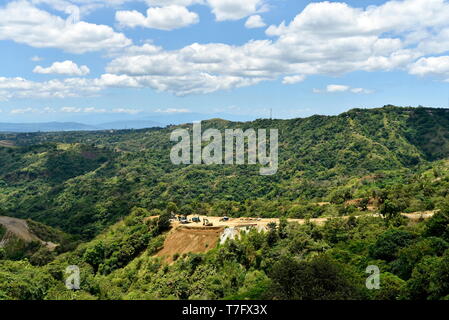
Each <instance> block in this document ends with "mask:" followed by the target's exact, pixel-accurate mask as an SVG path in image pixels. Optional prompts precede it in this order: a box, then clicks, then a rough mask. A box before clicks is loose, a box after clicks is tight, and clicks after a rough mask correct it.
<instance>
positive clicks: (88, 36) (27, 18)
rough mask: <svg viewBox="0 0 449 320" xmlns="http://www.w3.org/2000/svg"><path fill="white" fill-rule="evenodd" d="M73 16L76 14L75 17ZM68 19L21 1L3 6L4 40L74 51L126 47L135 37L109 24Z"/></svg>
mask: <svg viewBox="0 0 449 320" xmlns="http://www.w3.org/2000/svg"><path fill="white" fill-rule="evenodd" d="M71 17H72V18H73V16H71ZM72 18H70V17H69V18H68V19H67V20H64V19H62V18H61V17H59V16H55V15H52V14H50V13H48V12H46V11H44V10H41V9H38V8H36V7H34V6H33V5H31V4H30V3H29V2H28V1H25V0H19V1H13V2H10V3H8V4H7V5H6V6H5V7H0V40H12V41H15V42H18V43H24V44H27V45H29V46H32V47H36V48H58V49H62V50H65V51H67V52H71V53H85V52H90V51H98V50H103V49H117V48H123V47H126V46H128V45H130V44H131V40H129V39H128V38H126V37H125V35H123V34H122V33H117V32H115V31H114V30H113V29H112V28H111V27H109V26H106V25H97V24H93V23H87V22H84V21H79V22H78V21H74V20H73V19H72Z"/></svg>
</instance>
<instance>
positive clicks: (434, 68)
mask: <svg viewBox="0 0 449 320" xmlns="http://www.w3.org/2000/svg"><path fill="white" fill-rule="evenodd" d="M409 73H410V74H413V75H418V76H434V77H439V78H443V79H445V80H447V81H449V56H440V57H429V58H421V59H419V60H418V61H416V62H415V63H413V64H411V65H410V66H409Z"/></svg>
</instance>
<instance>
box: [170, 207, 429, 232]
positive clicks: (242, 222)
mask: <svg viewBox="0 0 449 320" xmlns="http://www.w3.org/2000/svg"><path fill="white" fill-rule="evenodd" d="M435 212H436V211H424V212H414V213H403V214H402V215H403V216H404V217H407V218H409V219H410V220H413V221H416V220H419V219H420V218H423V219H429V218H431V217H432V216H433V215H434V214H435ZM367 216H373V217H378V216H379V215H378V214H374V213H373V214H367ZM193 217H200V219H201V222H191V223H189V224H187V226H190V227H198V228H202V227H203V220H204V219H207V220H209V222H211V223H212V224H213V226H216V227H244V226H256V227H266V226H267V225H268V224H269V223H272V222H274V223H279V218H266V219H260V218H246V217H243V218H229V220H228V221H220V220H221V219H222V217H209V216H198V215H190V216H188V217H187V219H188V220H191V219H192V218H193ZM332 218H335V217H323V218H314V219H309V220H306V219H287V220H288V221H289V222H296V223H299V224H304V223H306V221H310V222H313V223H316V224H319V225H321V224H324V223H325V222H326V221H327V220H329V219H332ZM341 218H344V219H348V218H349V216H344V217H341ZM179 225H181V224H180V223H179V222H178V221H175V222H173V226H174V227H176V226H179Z"/></svg>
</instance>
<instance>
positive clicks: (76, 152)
mask: <svg viewBox="0 0 449 320" xmlns="http://www.w3.org/2000/svg"><path fill="white" fill-rule="evenodd" d="M209 127H213V128H217V129H224V128H242V129H246V128H278V129H279V140H280V141H279V157H280V158H279V170H278V173H277V174H276V175H274V176H260V175H259V173H258V168H256V167H254V166H246V165H242V166H203V165H201V166H198V165H191V166H175V165H173V164H171V162H170V158H169V156H170V148H171V147H172V146H173V145H174V143H172V142H170V139H169V136H170V133H171V132H172V131H173V130H174V129H175V127H168V128H165V129H147V130H130V131H107V132H104V131H103V132H93V133H89V132H75V133H36V134H17V135H2V136H1V137H0V140H4V141H8V142H9V143H12V144H13V146H10V147H0V186H1V188H2V192H1V194H0V205H1V210H2V211H3V212H4V213H5V214H8V215H12V216H16V217H20V218H32V219H34V220H37V221H40V222H43V223H46V224H49V225H51V226H55V227H59V228H61V229H63V230H64V231H66V232H69V233H72V234H76V235H80V236H82V237H83V238H91V237H93V236H94V235H96V234H98V233H99V232H100V231H101V230H103V229H104V227H105V226H107V225H110V224H112V223H114V222H116V221H117V220H118V219H119V218H121V217H123V216H124V215H126V213H127V212H129V211H130V209H131V208H133V207H135V206H138V207H143V208H148V209H152V208H158V209H164V208H165V207H166V205H167V203H168V202H175V203H176V204H177V206H178V207H180V208H182V210H183V211H185V212H186V213H190V212H192V210H193V208H195V210H201V211H202V212H217V213H218V214H219V212H221V211H222V210H231V213H230V214H234V215H236V216H240V215H247V214H253V213H254V210H256V211H257V214H259V215H264V216H282V215H286V214H287V213H288V212H289V210H290V209H291V208H292V206H296V205H299V204H303V203H310V202H320V201H330V200H332V198H338V197H339V194H343V198H345V199H343V200H349V199H351V198H362V197H371V196H372V193H373V192H376V191H377V190H379V189H385V188H386V187H388V188H390V187H397V188H407V187H413V186H417V185H420V184H425V185H426V184H429V183H431V181H432V177H430V176H429V174H424V173H425V172H426V171H427V170H430V169H432V170H431V175H434V176H438V175H440V174H441V171H443V172H444V171H445V170H446V164H445V163H444V162H439V161H438V160H444V159H446V158H447V157H448V155H449V110H447V109H428V108H417V109H414V108H397V107H392V106H387V107H384V108H381V109H374V110H362V109H356V110H351V111H349V112H347V113H344V114H341V115H339V116H313V117H310V118H306V119H293V120H257V121H254V122H247V123H233V122H228V121H224V120H211V121H208V122H204V123H203V128H204V129H206V128H209ZM420 173H423V175H420ZM436 178H438V177H433V179H436ZM429 187H430V186H429ZM445 187H446V185H445V182H444V180H438V182H437V185H435V186H432V188H434V189H435V188H436V189H438V190H439V191H441V190H444V189H447V188H445ZM415 189H416V188H415ZM418 189H421V188H418ZM433 191H435V190H428V191H427V190H422V189H421V190H416V192H418V193H419V194H421V193H422V195H419V196H418V194H413V195H411V194H409V193H408V192H406V191H404V192H402V193H403V194H404V197H405V198H407V197H409V198H407V199H404V200H405V203H408V202H411V204H410V205H411V206H412V207H411V208H409V209H410V210H414V211H418V210H421V209H423V210H424V209H428V208H433V207H434V206H435V205H437V204H438V203H439V202H440V200H441V198H444V197H445V194H444V193H443V194H439V193H438V192H433ZM414 192H415V191H414ZM345 193H346V194H345ZM334 200H335V199H334ZM336 201H337V202H338V201H342V200H336ZM258 207H262V208H258ZM407 209H408V208H404V210H407ZM290 211H291V210H290ZM288 214H294V213H291V212H290V213H288Z"/></svg>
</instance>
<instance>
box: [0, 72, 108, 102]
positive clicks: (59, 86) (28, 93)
mask: <svg viewBox="0 0 449 320" xmlns="http://www.w3.org/2000/svg"><path fill="white" fill-rule="evenodd" d="M104 87H105V85H104V84H102V83H101V81H98V80H90V79H82V78H69V79H64V80H50V81H45V82H34V81H30V80H26V79H24V78H20V77H17V78H5V77H0V96H1V97H2V98H3V99H4V100H9V99H13V98H69V97H79V96H86V95H87V96H89V95H90V96H92V95H95V94H97V93H98V92H99V91H101V90H102V89H103V88H104Z"/></svg>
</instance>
